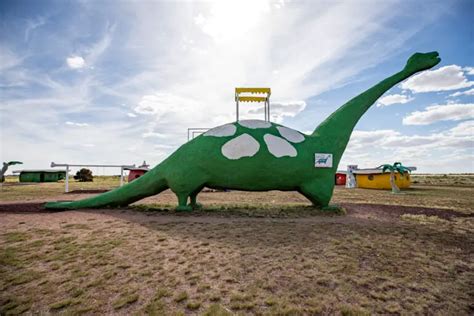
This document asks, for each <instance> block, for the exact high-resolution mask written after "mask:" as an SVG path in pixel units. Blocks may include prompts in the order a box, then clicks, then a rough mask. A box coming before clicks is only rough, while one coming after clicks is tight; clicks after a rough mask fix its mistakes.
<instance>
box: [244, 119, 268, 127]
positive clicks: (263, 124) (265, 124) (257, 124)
mask: <svg viewBox="0 0 474 316" xmlns="http://www.w3.org/2000/svg"><path fill="white" fill-rule="evenodd" d="M239 124H240V125H242V126H243V127H248V128H252V129H256V128H269V127H271V126H272V123H270V122H267V121H261V120H243V121H239Z"/></svg>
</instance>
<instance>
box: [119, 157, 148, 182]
mask: <svg viewBox="0 0 474 316" xmlns="http://www.w3.org/2000/svg"><path fill="white" fill-rule="evenodd" d="M148 167H149V165H147V164H146V161H144V162H143V164H142V165H141V166H138V167H137V168H124V170H129V171H130V172H129V173H128V182H132V181H133V180H135V179H137V178H140V177H141V176H143V175H144V174H145V173H147V172H148V170H150V169H148Z"/></svg>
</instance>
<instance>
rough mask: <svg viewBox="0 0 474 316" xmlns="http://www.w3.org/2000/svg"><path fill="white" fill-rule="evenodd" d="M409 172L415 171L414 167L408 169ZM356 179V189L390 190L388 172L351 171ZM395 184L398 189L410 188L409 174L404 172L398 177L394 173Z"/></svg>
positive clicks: (379, 169)
mask: <svg viewBox="0 0 474 316" xmlns="http://www.w3.org/2000/svg"><path fill="white" fill-rule="evenodd" d="M408 169H410V170H416V168H415V167H408ZM353 173H354V174H355V177H356V182H357V187H358V188H365V189H379V190H390V189H391V188H392V186H391V185H390V172H385V173H383V172H382V169H381V168H380V167H379V168H375V169H356V170H354V171H353ZM395 183H396V184H397V186H398V187H399V188H400V189H407V188H409V187H410V184H411V180H410V173H408V172H405V173H404V174H403V175H400V174H399V173H398V172H395Z"/></svg>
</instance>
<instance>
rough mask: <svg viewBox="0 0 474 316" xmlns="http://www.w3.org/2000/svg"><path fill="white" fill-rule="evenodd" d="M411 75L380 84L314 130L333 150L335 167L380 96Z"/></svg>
mask: <svg viewBox="0 0 474 316" xmlns="http://www.w3.org/2000/svg"><path fill="white" fill-rule="evenodd" d="M410 75H411V74H409V73H407V72H405V71H400V72H398V73H396V74H394V75H393V76H391V77H389V78H387V79H385V80H383V81H381V82H379V83H378V84H376V85H375V86H373V87H372V88H370V89H369V90H367V91H365V92H363V93H361V94H360V95H358V96H356V97H355V98H353V99H351V100H350V101H349V102H347V103H346V104H344V105H343V106H341V107H340V108H339V109H338V110H337V111H335V112H334V113H333V114H331V116H329V117H328V118H327V119H326V120H325V121H324V122H322V123H321V124H320V125H319V126H318V127H317V128H316V129H315V130H314V132H313V134H312V135H311V136H312V137H317V138H318V139H321V137H324V139H325V140H326V141H325V143H326V144H325V145H327V146H325V147H326V148H330V149H331V150H332V154H333V161H334V165H335V167H337V165H338V164H339V160H340V158H341V156H342V154H343V153H344V150H345V148H346V146H347V143H348V142H349V138H350V136H351V133H352V131H353V130H354V127H355V126H356V124H357V122H358V121H359V119H360V118H361V117H362V115H364V113H365V112H366V111H367V110H368V109H369V108H370V107H371V106H372V105H373V104H374V103H375V101H377V99H378V98H379V97H380V96H382V95H383V94H384V93H385V92H386V91H388V90H389V89H390V88H392V87H393V86H394V85H396V84H397V83H399V82H401V81H403V80H405V79H406V78H408V77H409V76H410Z"/></svg>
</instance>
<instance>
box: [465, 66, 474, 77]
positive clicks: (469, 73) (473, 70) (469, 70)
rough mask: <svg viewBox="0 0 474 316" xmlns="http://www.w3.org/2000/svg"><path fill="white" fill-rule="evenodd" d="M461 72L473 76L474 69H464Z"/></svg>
mask: <svg viewBox="0 0 474 316" xmlns="http://www.w3.org/2000/svg"><path fill="white" fill-rule="evenodd" d="M462 70H464V71H465V72H466V74H468V75H470V76H474V67H464V68H463V69H462Z"/></svg>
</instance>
